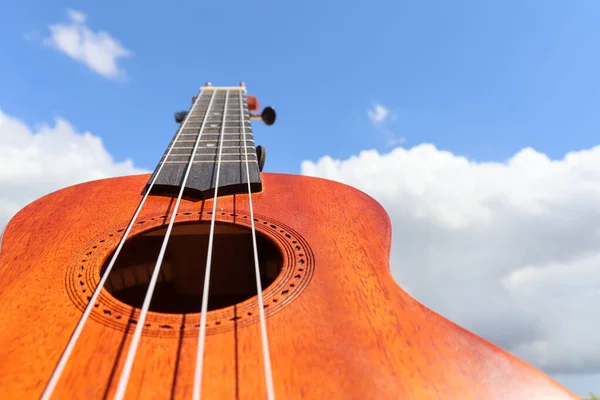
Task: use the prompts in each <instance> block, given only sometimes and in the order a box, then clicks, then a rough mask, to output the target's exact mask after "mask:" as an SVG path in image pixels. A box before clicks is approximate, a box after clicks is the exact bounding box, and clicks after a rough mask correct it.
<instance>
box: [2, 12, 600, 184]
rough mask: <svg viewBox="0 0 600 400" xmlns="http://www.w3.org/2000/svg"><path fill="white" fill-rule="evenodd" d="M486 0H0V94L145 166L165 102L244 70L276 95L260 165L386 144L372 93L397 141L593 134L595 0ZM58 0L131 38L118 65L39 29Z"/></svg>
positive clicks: (268, 95) (174, 106)
mask: <svg viewBox="0 0 600 400" xmlns="http://www.w3.org/2000/svg"><path fill="white" fill-rule="evenodd" d="M484 3H485V4H484ZM498 3H499V2H498ZM501 3H502V4H496V5H493V6H491V5H490V4H489V2H479V1H458V2H456V1H455V2H451V3H450V2H422V3H419V4H417V3H415V2H397V1H386V2H382V1H373V2H355V3H349V2H343V1H330V2H327V3H321V2H311V1H305V2H295V3H293V5H292V4H291V3H285V2H228V1H222V2H212V3H204V4H203V2H192V1H190V2H188V1H181V2H177V3H173V4H172V5H169V6H164V5H163V4H164V3H162V2H160V3H159V2H153V1H150V2H146V3H144V6H143V7H140V6H139V3H137V2H112V3H104V2H103V3H95V4H93V3H77V2H74V3H73V2H62V1H47V2H25V1H23V2H19V3H14V4H13V5H12V6H11V8H7V7H5V9H4V10H3V13H2V14H1V15H0V38H1V39H0V40H2V42H0V43H1V44H2V48H3V49H4V51H3V53H4V60H5V61H4V62H3V63H1V65H0V85H1V86H0V87H1V88H2V90H0V104H2V106H3V107H4V110H5V112H7V113H9V114H11V115H15V116H18V117H20V118H22V119H24V120H26V121H28V122H30V123H32V124H33V123H35V122H38V121H47V120H51V119H52V118H54V117H56V116H63V117H66V118H68V119H69V120H70V121H71V122H72V123H73V124H74V125H75V126H76V127H78V128H79V129H85V130H91V131H93V132H94V133H95V134H97V135H99V136H101V137H102V138H103V140H104V142H105V145H106V147H107V149H108V150H109V152H110V153H111V154H113V155H114V156H115V157H116V158H117V159H123V158H126V157H131V158H133V159H134V160H135V162H136V164H138V165H140V166H142V167H144V168H148V169H152V168H153V167H154V163H155V161H156V160H157V157H159V156H160V154H161V152H162V151H163V148H164V146H165V145H166V143H167V141H168V139H169V138H170V136H171V135H172V134H173V132H174V130H175V125H174V123H173V121H172V113H173V112H174V111H177V110H179V109H184V108H186V107H188V106H189V99H190V97H191V96H192V95H193V94H194V93H195V91H196V90H197V87H198V86H199V85H201V84H202V83H204V82H205V81H207V80H210V81H212V82H214V84H217V85H218V84H221V85H228V84H232V83H233V84H235V83H237V82H238V81H241V80H244V81H246V82H247V84H248V86H249V90H250V92H251V93H252V94H256V95H258V96H259V99H260V100H262V103H263V104H272V105H274V106H275V107H276V109H277V111H278V112H279V117H280V118H279V121H278V123H277V125H276V126H275V127H273V128H264V127H257V128H256V134H257V137H258V141H259V142H260V143H262V144H263V145H265V146H267V149H268V151H269V161H268V164H267V168H268V169H269V170H270V171H283V172H298V171H299V165H300V162H301V161H302V160H303V159H316V158H318V157H320V156H322V155H323V154H329V155H331V156H333V157H341V158H345V157H348V156H349V155H351V154H355V153H357V152H358V151H360V150H362V149H367V148H375V149H378V150H380V151H387V150H389V149H388V148H387V140H386V137H385V136H384V135H383V134H382V133H381V132H380V131H379V130H377V129H374V128H373V127H371V126H370V121H369V119H368V116H367V112H366V110H367V109H368V108H369V107H371V106H372V105H373V104H374V103H380V104H382V105H384V106H385V107H387V108H389V109H390V110H392V111H393V112H394V113H395V115H396V119H395V121H390V123H389V126H388V130H390V131H392V132H393V134H394V135H395V136H397V137H404V138H406V145H407V146H412V145H415V144H419V143H421V142H432V143H434V144H435V145H436V146H437V147H438V148H440V149H445V150H449V151H452V152H454V153H455V154H460V155H465V156H467V157H469V158H473V159H477V160H504V159H506V158H507V157H509V156H511V155H512V154H514V153H515V152H516V151H518V150H519V149H521V148H523V147H525V146H533V147H534V148H535V149H537V150H540V151H542V152H544V153H546V154H548V155H550V156H551V157H553V158H554V157H562V156H563V155H564V153H565V152H566V151H567V150H577V149H580V148H585V147H589V146H590V145H592V144H595V140H596V139H595V137H596V135H595V132H596V131H597V128H598V126H599V125H600V113H597V112H595V111H596V110H597V109H598V108H599V105H600V95H599V93H600V92H599V91H598V89H599V81H598V79H597V78H598V75H599V74H600V70H599V69H598V68H597V65H598V58H599V54H600V53H599V49H598V46H597V40H598V34H599V30H600V28H598V24H597V19H596V16H597V15H598V11H600V10H599V9H600V4H598V3H597V2H593V1H578V2H576V3H572V2H569V3H565V2H562V1H543V2H542V1H504V2H501ZM67 8H74V9H78V10H81V11H83V12H85V13H86V14H87V15H88V20H87V24H88V26H89V27H90V29H92V30H94V31H97V30H105V31H107V32H109V33H110V34H111V35H112V36H113V37H114V38H116V39H117V40H119V42H120V43H121V44H122V45H123V47H125V48H126V49H128V50H130V51H131V52H132V53H133V55H132V56H130V57H126V58H124V59H123V60H122V61H120V62H119V64H120V65H121V66H122V67H123V68H124V69H125V70H126V75H125V76H126V78H125V79H124V80H123V79H112V80H111V79H106V78H104V77H102V76H100V75H99V74H96V73H94V72H92V71H90V70H89V69H88V68H86V67H85V66H84V65H83V64H81V63H76V62H73V60H72V59H70V58H68V57H66V56H65V55H64V54H62V53H59V52H57V51H54V50H53V49H52V48H50V47H48V46H43V45H40V40H39V37H45V36H47V35H48V25H49V24H53V23H60V22H66V21H67V17H66V12H65V10H66V9H67ZM24 35H29V36H30V37H33V38H34V39H31V40H24V39H23V37H24ZM257 125H258V124H257Z"/></svg>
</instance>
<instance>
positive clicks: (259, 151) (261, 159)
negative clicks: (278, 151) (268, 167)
mask: <svg viewBox="0 0 600 400" xmlns="http://www.w3.org/2000/svg"><path fill="white" fill-rule="evenodd" d="M256 158H257V159H258V170H259V171H260V172H262V170H263V168H264V167H265V160H266V159H267V149H265V148H264V147H263V146H256Z"/></svg>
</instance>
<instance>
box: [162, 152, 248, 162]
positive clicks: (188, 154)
mask: <svg viewBox="0 0 600 400" xmlns="http://www.w3.org/2000/svg"><path fill="white" fill-rule="evenodd" d="M205 150H210V149H205ZM217 150H218V149H217ZM247 154H248V157H256V152H255V151H248V153H247ZM191 156H192V152H191V151H188V152H185V153H171V154H169V157H167V158H171V157H176V158H182V157H187V158H190V157H191ZM194 156H195V157H219V152H218V151H214V152H202V153H196V154H195V155H194ZM221 156H222V157H225V158H230V157H232V156H235V157H245V156H246V153H244V152H243V151H240V150H239V149H236V150H235V151H233V150H231V151H229V150H228V151H221ZM164 158H165V157H164V156H163V157H162V159H163V160H164Z"/></svg>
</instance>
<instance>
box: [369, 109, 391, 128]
mask: <svg viewBox="0 0 600 400" xmlns="http://www.w3.org/2000/svg"><path fill="white" fill-rule="evenodd" d="M367 115H368V116H369V120H370V121H371V122H372V123H373V124H375V125H379V124H381V123H383V122H384V121H385V120H386V119H387V118H388V117H389V116H390V110H389V109H387V108H386V107H384V106H382V105H381V104H374V105H373V107H371V108H370V109H368V110H367Z"/></svg>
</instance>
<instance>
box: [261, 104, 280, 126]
mask: <svg viewBox="0 0 600 400" xmlns="http://www.w3.org/2000/svg"><path fill="white" fill-rule="evenodd" d="M260 118H261V119H262V120H263V122H264V123H265V125H273V124H274V123H275V119H277V113H276V112H275V109H274V108H273V107H265V108H264V109H263V110H262V113H261V114H260Z"/></svg>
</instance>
